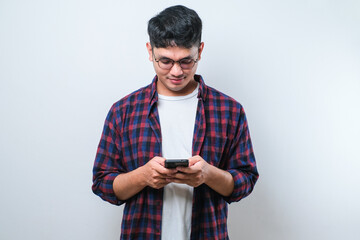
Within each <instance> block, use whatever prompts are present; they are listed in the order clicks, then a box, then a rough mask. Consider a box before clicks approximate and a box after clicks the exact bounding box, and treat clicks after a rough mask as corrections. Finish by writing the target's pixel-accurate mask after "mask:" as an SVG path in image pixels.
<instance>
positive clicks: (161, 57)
mask: <svg viewBox="0 0 360 240" xmlns="http://www.w3.org/2000/svg"><path fill="white" fill-rule="evenodd" d="M154 56H155V54H154ZM192 58H193V57H192V56H191V55H189V56H187V57H184V58H181V59H179V60H178V61H181V60H183V59H192ZM158 59H159V60H160V59H167V60H173V61H175V60H174V59H171V58H168V57H165V56H159V57H158Z"/></svg>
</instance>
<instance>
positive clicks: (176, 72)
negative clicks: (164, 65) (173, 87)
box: [170, 62, 183, 76]
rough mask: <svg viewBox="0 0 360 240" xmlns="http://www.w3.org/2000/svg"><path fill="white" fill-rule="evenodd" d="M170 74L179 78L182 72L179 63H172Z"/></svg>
mask: <svg viewBox="0 0 360 240" xmlns="http://www.w3.org/2000/svg"><path fill="white" fill-rule="evenodd" d="M170 74H172V75H173V76H180V75H182V74H183V70H182V68H181V66H180V63H178V62H175V63H174V65H173V66H172V68H171V69H170Z"/></svg>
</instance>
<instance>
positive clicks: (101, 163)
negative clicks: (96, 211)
mask: <svg viewBox="0 0 360 240" xmlns="http://www.w3.org/2000/svg"><path fill="white" fill-rule="evenodd" d="M117 126H119V123H118V122H117V119H116V111H115V108H114V106H113V107H112V108H111V109H110V111H109V113H108V115H107V117H106V120H105V124H104V129H103V132H102V135H101V139H100V142H99V145H98V149H97V153H96V157H95V163H94V167H93V185H92V191H93V192H94V193H95V194H96V195H98V196H99V197H101V198H102V199H103V200H105V201H108V202H110V203H111V204H115V205H121V204H123V203H124V201H121V200H119V199H118V198H117V197H116V196H115V193H114V190H113V182H114V179H115V178H116V177H117V176H118V175H119V174H120V173H122V172H124V169H123V168H122V166H121V150H120V145H119V144H120V142H121V139H120V134H119V132H118V131H117V129H116V128H117Z"/></svg>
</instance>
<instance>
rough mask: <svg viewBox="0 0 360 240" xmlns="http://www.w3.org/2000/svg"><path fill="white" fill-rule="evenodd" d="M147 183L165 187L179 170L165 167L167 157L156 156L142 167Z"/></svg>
mask: <svg viewBox="0 0 360 240" xmlns="http://www.w3.org/2000/svg"><path fill="white" fill-rule="evenodd" d="M142 168H143V169H142V173H143V177H144V179H145V181H146V185H147V186H150V187H152V188H156V189H159V188H163V187H164V186H166V185H167V184H169V183H170V179H171V178H172V176H173V175H174V174H175V173H176V172H177V170H176V169H167V168H165V158H162V157H154V158H152V159H151V160H150V161H149V162H147V163H146V164H145V165H144V166H143V167H142Z"/></svg>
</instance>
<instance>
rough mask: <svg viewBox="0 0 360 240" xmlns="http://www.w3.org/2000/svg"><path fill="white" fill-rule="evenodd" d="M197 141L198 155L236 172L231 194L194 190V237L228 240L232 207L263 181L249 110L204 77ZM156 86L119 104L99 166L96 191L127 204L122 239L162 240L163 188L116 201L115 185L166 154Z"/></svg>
mask: <svg viewBox="0 0 360 240" xmlns="http://www.w3.org/2000/svg"><path fill="white" fill-rule="evenodd" d="M195 80H196V81H198V82H199V83H200V86H199V94H198V99H199V103H198V108H197V115H196V120H195V129H194V138H193V156H194V155H200V156H201V157H202V158H203V159H205V160H206V161H208V162H209V163H210V164H212V165H214V166H217V167H219V168H221V169H224V170H226V171H228V172H229V173H231V174H232V176H233V178H234V182H235V186H234V191H233V193H232V195H231V196H229V197H224V196H221V195H220V194H218V193H217V192H215V191H214V190H212V189H211V188H209V187H208V186H207V185H205V184H203V185H200V186H199V187H196V188H194V198H193V212H192V223H191V225H192V227H191V239H228V232H227V213H228V210H227V203H231V202H236V201H239V200H241V199H242V198H244V197H246V196H247V195H249V194H250V193H251V191H252V190H253V188H254V185H255V183H256V181H257V179H258V172H257V169H256V163H255V157H254V153H253V149H252V144H251V139H250V134H249V129H248V125H247V120H246V116H245V112H244V109H243V107H242V106H241V105H240V104H239V103H238V102H236V101H235V100H234V99H232V98H230V97H228V96H226V95H224V94H222V93H220V92H219V91H217V90H215V89H213V88H211V87H208V86H206V85H205V84H204V81H203V79H202V77H201V76H199V75H195ZM156 82H157V78H156V77H155V78H154V80H153V82H152V83H151V84H150V85H148V86H146V87H144V88H141V89H139V90H137V91H136V92H134V93H131V94H130V95H128V96H126V97H124V98H123V99H121V100H120V101H118V102H116V103H115V104H114V105H113V106H112V108H111V109H110V111H109V113H108V115H107V118H106V120H105V125H104V130H103V133H102V136H101V140H100V143H99V146H98V150H97V154H96V159H95V163H94V168H93V186H92V189H93V192H94V193H95V194H96V195H98V196H100V197H101V198H102V199H104V200H105V201H108V202H110V203H112V204H116V205H120V204H123V203H126V204H125V207H124V214H123V221H122V227H121V239H147V240H151V239H161V236H160V234H161V215H162V204H163V189H153V188H151V187H146V188H144V189H143V190H142V191H141V192H139V193H138V194H136V195H135V196H133V197H132V198H130V199H128V200H126V201H120V200H118V199H117V198H116V196H115V194H114V191H113V186H112V184H113V181H114V179H115V177H116V176H117V175H118V174H120V173H126V172H130V171H132V170H134V169H136V168H138V167H140V166H142V165H144V164H146V163H147V161H149V160H150V159H152V158H153V157H155V156H161V131H160V122H159V116H158V111H157V107H156V102H157V100H158V95H157V92H156Z"/></svg>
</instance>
